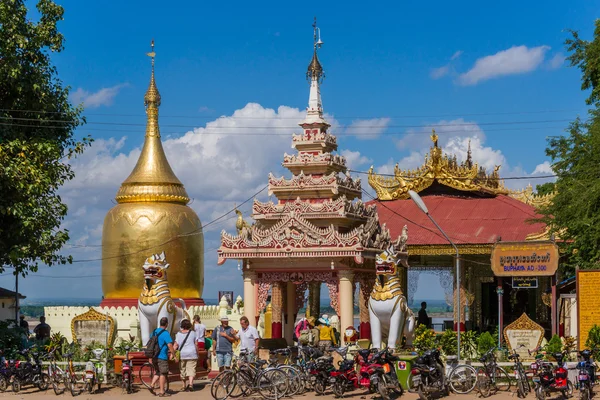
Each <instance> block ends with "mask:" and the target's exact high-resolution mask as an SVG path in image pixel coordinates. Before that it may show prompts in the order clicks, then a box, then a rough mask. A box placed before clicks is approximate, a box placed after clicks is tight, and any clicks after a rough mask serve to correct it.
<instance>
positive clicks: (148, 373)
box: [139, 361, 169, 393]
mask: <svg viewBox="0 0 600 400" xmlns="http://www.w3.org/2000/svg"><path fill="white" fill-rule="evenodd" d="M156 372H157V371H156V368H155V367H154V364H153V363H151V362H149V361H148V362H145V363H144V365H142V367H141V368H140V372H139V377H140V382H142V384H143V385H144V386H145V387H146V389H148V390H150V391H151V392H154V389H157V387H156V386H154V387H152V381H153V380H154V376H155V375H156ZM157 383H158V382H157ZM168 391H169V379H168V378H167V381H166V383H165V393H167V392H168Z"/></svg>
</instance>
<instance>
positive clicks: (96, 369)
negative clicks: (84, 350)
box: [85, 349, 104, 393]
mask: <svg viewBox="0 0 600 400" xmlns="http://www.w3.org/2000/svg"><path fill="white" fill-rule="evenodd" d="M92 352H93V353H94V356H95V358H94V359H92V360H90V361H88V362H87V363H86V365H85V391H87V392H89V393H95V392H96V391H97V390H100V388H101V386H102V379H101V378H102V370H103V367H104V365H103V363H102V359H101V358H102V355H103V354H104V349H94V350H92ZM96 385H97V386H98V387H97V388H96Z"/></svg>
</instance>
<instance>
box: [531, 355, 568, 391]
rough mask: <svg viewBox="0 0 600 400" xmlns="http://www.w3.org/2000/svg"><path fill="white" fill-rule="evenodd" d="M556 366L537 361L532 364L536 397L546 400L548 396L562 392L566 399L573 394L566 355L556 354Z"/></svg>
mask: <svg viewBox="0 0 600 400" xmlns="http://www.w3.org/2000/svg"><path fill="white" fill-rule="evenodd" d="M554 358H555V359H556V366H554V365H553V364H552V363H549V362H544V361H542V360H537V361H536V362H535V363H533V364H531V369H532V370H533V373H534V375H533V383H534V384H535V397H536V398H537V399H538V400H545V399H546V395H548V394H550V393H552V392H560V393H561V394H562V395H563V397H564V398H567V397H571V395H572V394H573V384H572V383H571V381H569V379H568V375H569V373H568V371H567V369H566V368H565V366H564V362H563V360H564V354H563V353H556V354H554Z"/></svg>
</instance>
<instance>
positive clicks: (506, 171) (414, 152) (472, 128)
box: [375, 118, 554, 189]
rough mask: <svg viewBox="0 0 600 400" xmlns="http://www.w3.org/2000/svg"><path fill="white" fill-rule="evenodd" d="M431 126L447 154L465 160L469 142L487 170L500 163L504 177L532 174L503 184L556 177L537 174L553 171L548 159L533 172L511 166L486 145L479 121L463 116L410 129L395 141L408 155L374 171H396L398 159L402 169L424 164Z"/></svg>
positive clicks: (517, 185)
mask: <svg viewBox="0 0 600 400" xmlns="http://www.w3.org/2000/svg"><path fill="white" fill-rule="evenodd" d="M432 128H434V129H435V131H436V134H437V135H438V145H439V146H440V147H441V148H442V151H443V152H444V153H445V154H448V155H456V158H457V160H458V161H459V162H462V161H464V160H466V158H467V151H468V148H469V143H470V146H471V157H472V160H473V161H474V162H476V163H477V164H478V165H480V166H482V167H484V168H485V169H486V170H487V171H488V172H491V171H492V170H493V169H494V168H495V167H496V166H497V165H500V166H501V169H500V176H501V177H502V178H507V177H516V176H518V177H529V176H531V179H508V180H506V181H505V182H504V184H505V186H506V187H507V188H509V189H522V188H524V187H525V186H527V185H528V184H531V185H533V186H534V187H535V186H536V185H538V184H541V183H545V182H549V181H553V180H554V178H544V179H539V178H536V176H539V175H551V174H552V170H551V167H550V162H549V161H545V162H543V163H541V164H539V165H537V166H536V167H535V168H534V171H533V172H528V171H526V170H524V169H523V168H522V167H520V166H518V165H517V166H512V165H510V163H509V161H508V159H507V158H506V156H505V155H504V154H503V153H502V151H501V150H499V149H494V148H492V147H490V146H486V145H485V141H486V136H485V133H484V131H483V129H481V127H480V126H479V125H477V123H475V122H473V121H465V120H464V119H462V118H459V119H456V120H452V121H446V120H442V121H439V122H436V123H431V124H429V125H428V126H425V127H423V128H421V129H419V130H412V131H408V132H407V135H405V136H404V137H403V138H402V139H400V140H399V141H397V142H396V145H397V147H398V149H399V150H400V151H402V152H403V153H404V154H405V155H404V156H403V157H398V158H396V159H390V160H387V161H386V162H385V163H384V164H382V165H377V166H375V171H376V172H377V173H379V174H393V173H394V165H395V164H396V163H398V166H399V168H400V169H402V170H407V169H414V168H418V167H420V166H422V165H423V163H424V161H425V155H426V154H427V153H429V151H430V148H431V146H432V142H431V138H430V136H431V129H432ZM407 150H410V152H408V154H406V151H407Z"/></svg>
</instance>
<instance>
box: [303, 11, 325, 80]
mask: <svg viewBox="0 0 600 400" xmlns="http://www.w3.org/2000/svg"><path fill="white" fill-rule="evenodd" d="M312 27H313V58H312V60H311V61H310V64H308V71H307V72H306V79H308V80H309V81H311V80H313V79H317V80H319V81H320V80H322V79H323V77H324V76H325V74H324V73H323V67H322V66H321V63H320V62H319V57H317V50H318V49H320V48H321V46H322V45H323V41H322V40H321V30H320V29H319V28H318V27H317V17H315V19H314V22H313V24H312ZM317 33H318V34H317Z"/></svg>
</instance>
